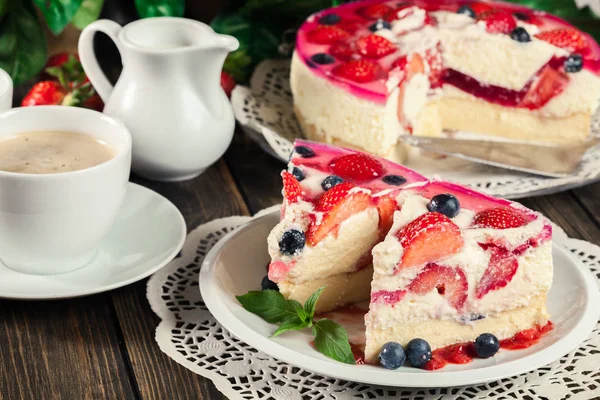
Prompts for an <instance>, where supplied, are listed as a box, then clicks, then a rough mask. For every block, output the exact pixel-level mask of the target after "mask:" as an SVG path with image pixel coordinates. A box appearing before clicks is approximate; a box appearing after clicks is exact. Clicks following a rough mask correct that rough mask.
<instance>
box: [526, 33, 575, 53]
mask: <svg viewBox="0 0 600 400" xmlns="http://www.w3.org/2000/svg"><path fill="white" fill-rule="evenodd" d="M535 37H536V38H538V39H540V40H543V41H545V42H548V43H550V44H551V45H553V46H556V47H560V48H561V49H567V50H569V51H581V50H583V49H585V47H586V42H585V39H584V38H583V36H582V35H581V33H580V32H579V31H577V30H575V29H571V28H557V29H552V30H549V31H546V32H540V33H538V34H537V35H535Z"/></svg>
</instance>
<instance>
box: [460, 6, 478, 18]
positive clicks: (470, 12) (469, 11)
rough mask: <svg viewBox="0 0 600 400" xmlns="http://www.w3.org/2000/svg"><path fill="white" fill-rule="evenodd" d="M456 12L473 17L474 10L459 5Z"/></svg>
mask: <svg viewBox="0 0 600 400" xmlns="http://www.w3.org/2000/svg"><path fill="white" fill-rule="evenodd" d="M456 13H457V14H465V15H468V16H469V17H471V18H475V17H476V15H475V11H473V9H472V8H471V7H469V6H460V8H459V9H458V11H457V12H456Z"/></svg>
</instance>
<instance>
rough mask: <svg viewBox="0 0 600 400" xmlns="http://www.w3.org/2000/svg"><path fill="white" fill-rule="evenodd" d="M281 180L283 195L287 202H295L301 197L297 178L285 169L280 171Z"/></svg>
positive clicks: (300, 188)
mask: <svg viewBox="0 0 600 400" xmlns="http://www.w3.org/2000/svg"><path fill="white" fill-rule="evenodd" d="M281 179H282V180H283V197H284V198H285V199H286V200H287V202H288V203H296V202H298V200H300V199H301V198H302V186H300V182H298V179H296V177H295V176H294V175H292V174H290V173H289V172H287V171H283V172H282V173H281Z"/></svg>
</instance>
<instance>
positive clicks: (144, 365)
mask: <svg viewBox="0 0 600 400" xmlns="http://www.w3.org/2000/svg"><path fill="white" fill-rule="evenodd" d="M134 181H137V182H139V183H141V184H143V185H145V186H148V187H150V188H151V189H153V190H155V191H157V192H159V193H161V194H162V195H164V196H165V197H167V198H169V199H170V200H171V201H172V202H173V203H174V204H175V205H176V206H177V207H178V208H179V209H180V210H181V212H182V214H183V215H184V217H185V220H186V223H187V225H188V230H192V229H194V228H195V227H196V226H198V225H199V224H201V223H204V222H207V221H210V220H212V219H214V218H219V217H225V216H229V215H242V214H247V213H248V209H247V207H246V205H245V204H244V201H243V199H242V197H241V196H240V193H239V192H238V191H237V189H236V187H235V183H234V182H233V179H232V178H231V175H230V174H229V171H228V170H227V167H226V165H225V163H224V162H222V161H220V162H218V163H217V164H216V165H214V166H213V167H211V168H210V169H209V170H208V171H206V173H205V174H203V175H202V176H200V177H198V178H196V179H193V180H191V181H187V182H181V183H158V182H148V181H145V180H142V179H139V178H134ZM112 298H113V302H114V306H115V310H116V314H117V315H118V317H119V321H120V327H121V330H122V333H123V341H124V346H125V348H126V349H127V354H128V360H129V363H130V365H131V369H132V371H133V373H134V375H135V380H136V384H137V388H138V390H139V393H140V395H141V397H142V398H143V399H172V398H177V399H217V398H222V397H223V396H222V395H221V394H220V393H219V392H218V391H217V390H216V389H215V387H214V385H213V384H212V383H211V382H210V381H209V380H208V379H205V378H202V377H200V376H198V375H195V374H194V373H192V372H190V371H189V370H187V369H186V368H184V367H182V366H180V365H179V364H177V363H176V362H174V361H173V360H171V359H170V358H169V357H168V356H167V355H165V354H164V353H163V352H162V351H161V350H160V349H159V347H158V345H157V344H156V341H155V340H154V332H155V330H156V327H157V325H158V322H159V319H158V317H156V315H155V314H154V313H153V312H152V310H151V309H150V306H149V305H148V301H147V300H146V280H144V281H143V282H138V283H137V284H134V285H131V286H128V287H125V288H122V289H119V290H115V291H113V292H112Z"/></svg>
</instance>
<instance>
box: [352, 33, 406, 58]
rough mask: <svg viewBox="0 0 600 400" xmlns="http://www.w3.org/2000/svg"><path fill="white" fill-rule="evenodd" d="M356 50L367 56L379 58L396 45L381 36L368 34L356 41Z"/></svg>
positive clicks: (389, 52)
mask: <svg viewBox="0 0 600 400" xmlns="http://www.w3.org/2000/svg"><path fill="white" fill-rule="evenodd" d="M356 47H357V49H358V52H359V53H360V54H362V55H363V56H365V57H368V58H375V59H377V58H381V57H384V56H387V55H388V54H391V53H393V52H395V51H396V50H397V47H396V45H394V43H392V42H390V41H389V40H387V39H386V38H384V37H383V36H379V35H369V36H365V37H362V38H360V39H358V41H357V42H356Z"/></svg>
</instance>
